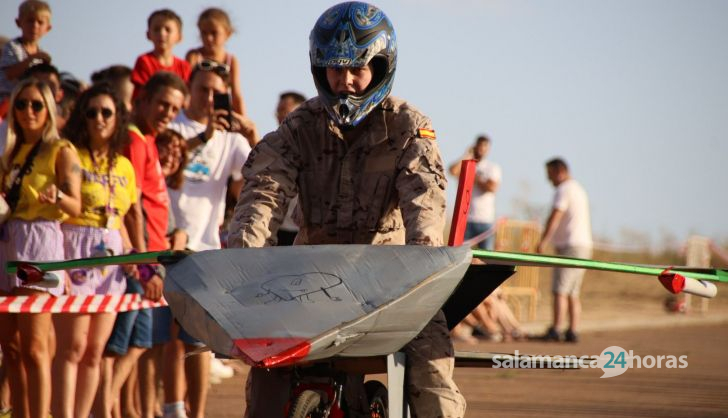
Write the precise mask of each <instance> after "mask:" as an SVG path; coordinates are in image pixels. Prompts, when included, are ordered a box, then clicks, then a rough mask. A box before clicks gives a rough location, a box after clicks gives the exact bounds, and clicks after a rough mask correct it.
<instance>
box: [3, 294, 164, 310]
mask: <svg viewBox="0 0 728 418" xmlns="http://www.w3.org/2000/svg"><path fill="white" fill-rule="evenodd" d="M160 306H167V302H166V301H165V300H164V298H162V299H161V300H159V301H158V302H152V301H151V300H149V299H144V297H143V296H142V295H139V294H125V295H80V296H72V295H70V296H69V295H64V296H58V297H55V296H51V295H32V296H0V313H43V312H50V313H97V312H127V311H136V310H139V309H146V308H157V307H160Z"/></svg>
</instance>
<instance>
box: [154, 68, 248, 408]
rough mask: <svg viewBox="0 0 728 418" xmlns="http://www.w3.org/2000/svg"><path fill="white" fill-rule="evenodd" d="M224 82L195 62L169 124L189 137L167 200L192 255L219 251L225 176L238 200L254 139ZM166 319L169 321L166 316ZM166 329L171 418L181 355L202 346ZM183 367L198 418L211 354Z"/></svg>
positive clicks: (223, 76) (177, 403) (177, 400)
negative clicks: (179, 178) (185, 98)
mask: <svg viewBox="0 0 728 418" xmlns="http://www.w3.org/2000/svg"><path fill="white" fill-rule="evenodd" d="M228 79H229V74H228V71H227V69H226V68H225V67H224V66H221V65H219V64H218V63H216V62H214V61H202V62H201V63H199V64H197V65H196V66H195V67H194V69H193V70H192V73H191V75H190V81H189V88H190V102H189V106H188V107H187V109H185V110H184V111H183V112H180V113H179V115H178V116H177V118H176V119H175V120H174V121H173V122H172V123H170V125H169V128H170V129H173V130H175V131H177V132H179V133H180V134H181V135H182V137H183V138H187V145H188V146H187V148H188V157H189V159H188V161H189V162H188V163H187V166H186V167H185V169H184V182H183V183H182V187H181V188H179V189H177V190H174V189H169V197H170V207H171V209H172V212H173V214H174V219H175V221H176V222H177V227H178V228H180V229H183V230H184V231H185V232H187V236H188V241H187V248H189V249H190V250H193V251H203V250H212V249H219V248H221V243H220V232H219V230H220V225H221V224H222V222H223V217H224V214H225V196H226V194H227V192H228V182H227V180H228V177H232V182H231V183H230V186H229V187H230V190H231V192H232V193H234V194H235V196H237V195H238V194H239V193H240V189H241V188H242V186H243V178H242V174H241V172H240V167H242V165H243V164H244V163H245V161H246V160H247V158H248V154H249V153H250V150H251V146H250V143H251V142H252V143H256V142H257V141H258V132H257V129H256V126H255V124H254V123H253V122H252V121H251V120H250V119H248V118H247V117H245V116H243V115H241V114H239V113H237V112H234V111H232V110H231V106H230V104H231V102H230V96H229V94H228ZM167 321H168V322H171V321H170V319H169V318H168V319H167ZM168 325H169V326H170V327H171V328H170V332H169V334H168V335H170V336H171V335H177V338H178V339H180V340H181V341H182V343H184V344H179V343H177V341H168V343H167V345H166V349H165V361H166V362H167V365H168V366H170V367H169V369H170V370H171V371H172V373H165V376H164V381H165V388H167V389H168V390H167V391H166V392H165V405H164V412H165V413H164V416H165V417H169V418H172V417H180V416H182V413H183V412H184V395H185V391H184V385H180V384H179V383H180V382H184V380H185V368H184V367H183V366H182V365H183V364H184V355H185V352H190V351H193V350H196V349H198V348H199V347H200V346H201V345H202V343H200V342H199V341H197V340H195V339H194V338H193V337H191V336H190V335H189V334H187V333H185V332H184V330H182V331H180V332H178V329H179V328H178V325H177V324H173V323H169V324H168ZM172 328H174V329H172ZM155 333H156V331H155ZM182 346H183V347H184V348H182ZM187 365H188V368H187V369H186V370H187V372H189V375H188V376H186V377H187V380H188V390H189V391H190V392H195V393H194V394H193V395H190V396H189V399H190V400H191V404H190V407H191V410H192V411H191V412H192V414H191V415H190V418H193V417H194V418H202V417H203V416H204V413H205V399H206V396H207V379H208V370H209V368H210V356H209V355H207V354H204V355H197V356H192V357H190V358H189V359H188V360H187ZM193 400H194V401H193Z"/></svg>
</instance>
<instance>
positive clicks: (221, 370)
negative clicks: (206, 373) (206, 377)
mask: <svg viewBox="0 0 728 418" xmlns="http://www.w3.org/2000/svg"><path fill="white" fill-rule="evenodd" d="M234 375H235V370H233V368H232V367H230V366H227V365H225V363H223V362H222V361H221V360H220V359H218V358H215V357H213V358H211V359H210V381H211V382H214V381H218V380H220V379H229V378H231V377H233V376H234Z"/></svg>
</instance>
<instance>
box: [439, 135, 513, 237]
mask: <svg viewBox="0 0 728 418" xmlns="http://www.w3.org/2000/svg"><path fill="white" fill-rule="evenodd" d="M490 145H491V141H490V138H488V137H487V136H485V135H480V136H479V137H478V138H476V139H475V145H473V146H472V147H471V148H469V149H468V151H467V152H466V153H465V155H464V156H463V157H462V159H461V160H475V161H477V164H476V166H475V184H474V185H473V186H474V187H473V194H472V197H471V200H470V211H469V212H468V223H467V225H466V227H465V239H469V238H473V237H475V236H478V235H480V234H484V233H485V232H486V231H488V230H490V229H491V228H493V227H494V225H495V192H496V191H497V190H498V186H499V185H500V182H501V168H500V166H499V165H498V164H496V163H494V162H492V161H489V160H487V157H488V153H489V152H490ZM460 166H461V161H456V162H454V163H453V164H451V165H450V168H449V171H450V174H452V175H453V176H455V177H459V176H460ZM494 236H495V235H494V234H492V233H491V234H490V235H488V236H487V237H485V238H484V239H483V240H482V241H480V242H479V243H478V247H480V248H482V249H487V250H492V249H493V242H494Z"/></svg>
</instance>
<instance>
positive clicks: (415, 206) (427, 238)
mask: <svg viewBox="0 0 728 418" xmlns="http://www.w3.org/2000/svg"><path fill="white" fill-rule="evenodd" d="M420 125H421V126H420V128H424V129H431V128H430V123H429V120H427V119H425V120H423V121H422V123H421V124H420ZM398 171H399V175H398V177H397V180H396V182H397V185H396V187H397V191H398V193H399V206H400V208H401V210H402V219H403V220H404V226H405V231H406V242H407V244H414V245H431V246H439V245H443V234H444V228H445V203H446V198H445V186H446V185H447V180H446V178H445V171H444V168H443V165H442V159H441V157H440V150H439V148H438V146H437V143H436V142H435V140H434V138H432V139H429V138H421V137H420V136H419V135H415V136H414V137H413V138H412V139H411V140H410V141H409V143H408V145H407V148H406V149H405V151H404V154H403V156H402V159H401V160H400V162H399V166H398Z"/></svg>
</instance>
